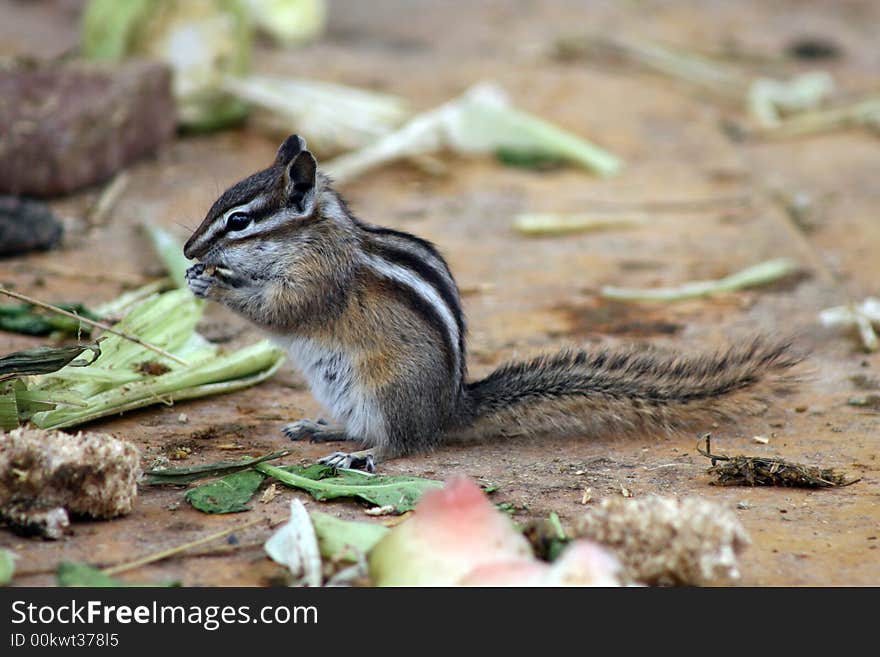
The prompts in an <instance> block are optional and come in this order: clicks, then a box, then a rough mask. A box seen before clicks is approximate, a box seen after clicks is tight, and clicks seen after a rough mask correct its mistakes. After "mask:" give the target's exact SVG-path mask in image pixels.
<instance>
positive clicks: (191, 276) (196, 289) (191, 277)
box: [186, 262, 217, 299]
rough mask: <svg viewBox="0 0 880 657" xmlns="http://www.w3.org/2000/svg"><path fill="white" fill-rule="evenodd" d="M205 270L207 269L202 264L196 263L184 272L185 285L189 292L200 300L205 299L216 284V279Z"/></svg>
mask: <svg viewBox="0 0 880 657" xmlns="http://www.w3.org/2000/svg"><path fill="white" fill-rule="evenodd" d="M206 270H207V267H205V264H204V263H202V262H197V263H196V264H194V265H193V266H192V267H190V268H189V269H187V270H186V284H187V285H188V286H189V289H190V291H191V292H192V293H193V294H194V295H196V296H197V297H199V298H200V299H207V298H208V293H209V292H210V290H211V288H212V287H213V286H214V285H215V284H216V283H217V279H216V277H214V276H213V275H211V274H209V273H207V272H206ZM212 273H213V272H212Z"/></svg>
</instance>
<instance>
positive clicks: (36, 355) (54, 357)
mask: <svg viewBox="0 0 880 657" xmlns="http://www.w3.org/2000/svg"><path fill="white" fill-rule="evenodd" d="M87 350H88V351H91V352H92V359H91V360H74V359H75V358H76V357H77V356H79V355H80V354H82V353H83V352H84V351H87ZM100 355H101V347H100V346H99V345H98V343H97V342H95V343H92V344H77V345H70V346H67V347H37V348H35V349H25V350H24V351H14V352H12V353H11V354H6V355H5V356H2V357H0V381H6V380H8V379H13V378H17V377H21V376H30V375H33V374H51V373H52V372H57V371H58V370H60V369H62V368H63V367H66V366H67V365H70V366H71V367H87V366H89V365H91V364H92V363H94V362H95V360H97V358H98V356H100Z"/></svg>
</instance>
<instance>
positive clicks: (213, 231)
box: [192, 196, 266, 251]
mask: <svg viewBox="0 0 880 657" xmlns="http://www.w3.org/2000/svg"><path fill="white" fill-rule="evenodd" d="M265 206H266V198H265V197H264V196H257V197H256V198H254V199H251V200H250V201H248V202H247V203H245V204H243V205H236V206H235V207H234V208H230V209H229V210H227V211H226V212H224V213H223V214H222V215H221V216H219V217H217V218H216V219H215V220H214V222H213V223H212V224H211V225H210V226H209V227H208V230H206V231H205V232H204V234H203V235H201V236H200V237H199V239H198V240H196V242H195V243H193V245H192V248H193V250H195V251H201V250H204V249H205V247H207V246H208V245H209V244H211V243H212V242H214V241H215V240H217V239H218V238H219V237H220V236H221V235H223V234H224V232H225V230H226V220H227V219H229V217H230V216H232V215H233V214H235V213H236V212H243V213H245V214H249V213H251V212H257V211H259V210H262V209H263V208H264V207H265ZM253 227H254V224H253V223H252V224H251V225H250V226H248V228H247V229H245V230H243V231H239V232H238V233H229V234H230V235H232V236H238V237H244V236H245V235H249V234H251V233H252V232H254V230H253Z"/></svg>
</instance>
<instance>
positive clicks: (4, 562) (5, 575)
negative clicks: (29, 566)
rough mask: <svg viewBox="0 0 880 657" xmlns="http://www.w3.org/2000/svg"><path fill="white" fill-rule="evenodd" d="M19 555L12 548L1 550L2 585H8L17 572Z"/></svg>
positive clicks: (0, 582)
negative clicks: (16, 563) (16, 560)
mask: <svg viewBox="0 0 880 657" xmlns="http://www.w3.org/2000/svg"><path fill="white" fill-rule="evenodd" d="M16 558H17V555H16V554H15V552H13V551H12V550H0V586H7V585H8V584H9V582H11V581H12V576H13V575H14V574H15V559H16Z"/></svg>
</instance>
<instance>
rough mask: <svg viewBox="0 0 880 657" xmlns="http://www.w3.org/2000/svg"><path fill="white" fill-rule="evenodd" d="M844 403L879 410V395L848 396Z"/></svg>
mask: <svg viewBox="0 0 880 657" xmlns="http://www.w3.org/2000/svg"><path fill="white" fill-rule="evenodd" d="M846 403H847V404H849V405H850V406H858V407H859V408H868V409H870V410H872V411H880V395H863V396H861V397H850V398H849V399H848V400H847V401H846Z"/></svg>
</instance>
